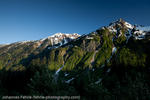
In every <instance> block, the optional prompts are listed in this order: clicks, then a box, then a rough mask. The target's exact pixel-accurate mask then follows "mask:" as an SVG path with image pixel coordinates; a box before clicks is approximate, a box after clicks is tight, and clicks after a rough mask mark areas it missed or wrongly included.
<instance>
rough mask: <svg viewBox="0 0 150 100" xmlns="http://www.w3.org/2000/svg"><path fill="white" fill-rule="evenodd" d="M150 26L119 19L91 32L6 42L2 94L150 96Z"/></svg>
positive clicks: (106, 98)
mask: <svg viewBox="0 0 150 100" xmlns="http://www.w3.org/2000/svg"><path fill="white" fill-rule="evenodd" d="M149 45H150V28H149V27H143V26H138V25H132V24H130V23H128V22H126V21H124V20H123V19H118V20H117V21H115V22H112V23H110V24H109V25H108V26H104V27H101V28H99V29H97V30H96V31H94V32H91V33H89V34H85V35H79V34H77V33H73V34H65V33H56V34H54V35H52V36H49V37H48V38H44V39H41V40H36V41H23V42H16V43H12V44H6V45H0V69H1V71H0V79H1V81H0V87H1V90H0V94H1V96H3V95H43V96H48V95H52V96H54V95H58V96H60V95H63V96H66V95H69V96H72V95H78V96H80V99H81V100H91V99H92V100H134V99H135V100H148V99H150V95H149V94H150V80H149V77H150V75H149V72H150V68H149V65H150V63H149V62H150V52H149V51H150V46H149Z"/></svg>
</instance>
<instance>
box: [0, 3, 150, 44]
mask: <svg viewBox="0 0 150 100" xmlns="http://www.w3.org/2000/svg"><path fill="white" fill-rule="evenodd" d="M119 18H123V19H125V20H126V21H128V22H130V23H131V24H140V25H146V26H147V25H150V1H149V0H0V44H3V43H12V42H16V41H23V40H38V39H41V38H44V37H47V36H50V35H52V34H54V33H57V32H62V33H79V34H85V33H89V32H91V31H94V30H96V29H97V28H99V27H101V26H105V25H108V24H109V23H110V22H112V21H115V20H117V19H119Z"/></svg>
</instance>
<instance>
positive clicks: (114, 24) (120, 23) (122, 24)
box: [109, 18, 134, 29]
mask: <svg viewBox="0 0 150 100" xmlns="http://www.w3.org/2000/svg"><path fill="white" fill-rule="evenodd" d="M116 26H122V27H125V28H128V29H133V28H134V26H133V25H131V24H130V23H128V22H126V21H124V20H123V19H121V18H120V19H119V20H117V21H115V22H112V23H110V24H109V27H116Z"/></svg>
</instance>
